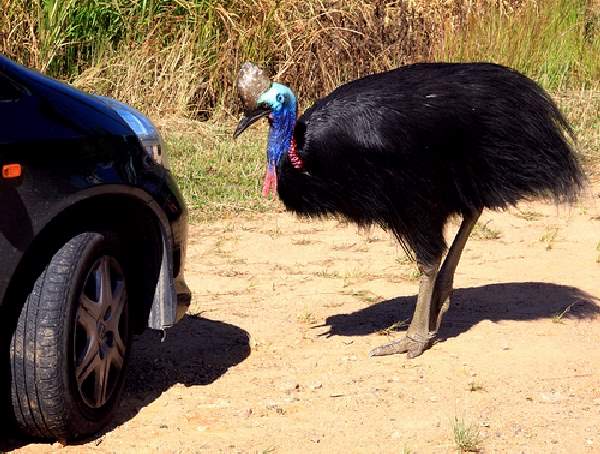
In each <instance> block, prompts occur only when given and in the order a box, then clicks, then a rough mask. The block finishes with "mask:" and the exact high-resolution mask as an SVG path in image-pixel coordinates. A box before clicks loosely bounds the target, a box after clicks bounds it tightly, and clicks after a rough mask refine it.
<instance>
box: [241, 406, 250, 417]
mask: <svg viewBox="0 0 600 454" xmlns="http://www.w3.org/2000/svg"><path fill="white" fill-rule="evenodd" d="M251 415H252V409H251V408H246V409H245V410H243V411H242V416H243V417H244V418H249V417H250V416H251Z"/></svg>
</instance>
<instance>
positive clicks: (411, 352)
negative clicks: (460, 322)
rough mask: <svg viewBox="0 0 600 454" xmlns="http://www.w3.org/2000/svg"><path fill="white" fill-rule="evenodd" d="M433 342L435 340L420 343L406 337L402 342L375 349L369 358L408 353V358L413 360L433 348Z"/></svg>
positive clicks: (398, 341)
mask: <svg viewBox="0 0 600 454" xmlns="http://www.w3.org/2000/svg"><path fill="white" fill-rule="evenodd" d="M432 342H433V339H427V340H423V341H420V340H416V339H412V338H410V337H408V336H406V337H403V338H402V339H400V340H397V341H394V342H390V343H389V344H385V345H382V346H381V347H377V348H374V349H373V350H371V351H370V352H369V356H385V355H395V354H398V353H406V357H407V358H409V359H411V358H414V357H416V356H419V355H421V354H422V353H423V352H424V351H425V350H427V349H428V348H429V347H430V346H431V344H432Z"/></svg>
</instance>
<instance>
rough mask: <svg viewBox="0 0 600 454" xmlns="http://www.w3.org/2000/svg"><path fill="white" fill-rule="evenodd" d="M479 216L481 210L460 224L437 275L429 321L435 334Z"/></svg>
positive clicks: (448, 301)
mask: <svg viewBox="0 0 600 454" xmlns="http://www.w3.org/2000/svg"><path fill="white" fill-rule="evenodd" d="M479 216H481V210H478V211H475V212H473V213H472V214H471V215H470V216H465V217H464V219H463V221H462V223H461V224H460V228H459V229H458V232H457V233H456V236H455V237H454V241H453V242H452V246H450V249H449V250H448V254H447V255H446V259H445V260H444V263H443V264H442V267H441V269H440V272H439V273H438V275H437V280H436V282H435V290H434V294H433V304H432V305H431V310H432V313H431V317H430V319H429V320H430V325H429V330H430V331H432V332H434V333H436V332H437V331H438V329H439V328H440V325H441V323H442V319H443V317H444V314H446V312H447V311H448V308H449V307H450V296H451V294H452V286H453V284H454V273H455V271H456V267H457V266H458V262H459V261H460V256H461V254H462V251H463V249H464V248H465V245H466V244H467V240H468V239H469V235H470V234H471V232H472V231H473V227H474V226H475V224H476V223H477V220H478V219H479Z"/></svg>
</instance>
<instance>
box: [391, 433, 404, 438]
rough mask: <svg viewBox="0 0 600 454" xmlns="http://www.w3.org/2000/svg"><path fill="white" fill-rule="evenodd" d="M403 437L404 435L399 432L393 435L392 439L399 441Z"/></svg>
mask: <svg viewBox="0 0 600 454" xmlns="http://www.w3.org/2000/svg"><path fill="white" fill-rule="evenodd" d="M401 437H402V434H400V432H398V431H396V432H394V433H393V434H392V438H394V439H398V438H401Z"/></svg>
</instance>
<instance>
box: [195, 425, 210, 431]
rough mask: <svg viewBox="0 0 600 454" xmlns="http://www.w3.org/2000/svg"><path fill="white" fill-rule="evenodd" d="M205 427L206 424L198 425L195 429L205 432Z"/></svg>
mask: <svg viewBox="0 0 600 454" xmlns="http://www.w3.org/2000/svg"><path fill="white" fill-rule="evenodd" d="M206 429H207V427H206V426H198V427H196V430H197V431H198V432H206Z"/></svg>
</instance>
